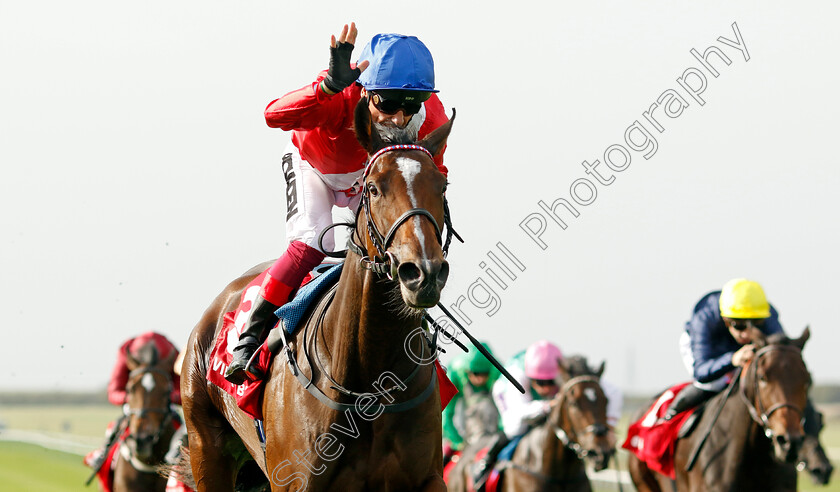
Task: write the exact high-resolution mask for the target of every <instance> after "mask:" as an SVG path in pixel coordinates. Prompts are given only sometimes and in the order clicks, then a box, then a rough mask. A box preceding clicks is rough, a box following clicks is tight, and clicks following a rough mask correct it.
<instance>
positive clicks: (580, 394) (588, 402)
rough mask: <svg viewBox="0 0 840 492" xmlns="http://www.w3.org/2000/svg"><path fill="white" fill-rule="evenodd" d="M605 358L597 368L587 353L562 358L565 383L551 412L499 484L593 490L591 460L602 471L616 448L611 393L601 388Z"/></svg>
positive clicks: (516, 488) (523, 442)
mask: <svg viewBox="0 0 840 492" xmlns="http://www.w3.org/2000/svg"><path fill="white" fill-rule="evenodd" d="M604 368H605V363H604V362H602V363H601V365H600V366H599V368H598V369H597V370H594V369H592V368H591V367H590V366H589V365H588V363H587V361H586V359H585V358H584V357H581V356H574V357H567V358H566V359H564V360H563V361H562V362H561V374H563V376H564V381H565V382H564V383H563V385H562V386H561V387H560V391H559V393H558V394H557V397H556V398H555V400H554V402H553V403H552V409H551V411H550V412H549V414H548V417H547V418H546V419H545V422H543V423H542V424H540V425H537V426H535V427H534V428H532V429H531V430H530V431H529V432H528V433H527V434H525V436H524V437H523V438H522V440H521V441H520V442H519V445H518V446H517V447H516V451H514V454H513V457H512V459H511V461H510V462H509V463H497V465H496V467H497V468H499V469H502V470H504V475H503V477H502V481H501V488H500V489H499V490H501V491H505V492H513V491H533V490H539V491H554V490H557V491H568V492H589V491H591V490H592V486H591V485H590V483H589V478H588V477H587V476H586V463H585V461H588V462H589V463H591V464H592V465H593V466H594V468H595V470H596V471H600V470H603V469H604V468H606V467H607V465H608V463H609V460H610V458H611V457H612V455H613V454H615V447H614V443H611V442H609V437H608V434H609V427H608V426H607V397H606V395H605V394H604V390H603V389H602V388H601V383H600V379H601V375H602V374H603V373H604Z"/></svg>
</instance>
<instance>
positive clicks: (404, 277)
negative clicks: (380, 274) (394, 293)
mask: <svg viewBox="0 0 840 492" xmlns="http://www.w3.org/2000/svg"><path fill="white" fill-rule="evenodd" d="M397 275H398V276H399V278H400V282H402V283H403V284H405V286H406V287H409V288H413V287H416V286H418V285H419V284H420V283H422V282H423V271H422V270H420V267H418V266H417V265H416V264H414V263H411V262H404V263H400V266H399V268H397Z"/></svg>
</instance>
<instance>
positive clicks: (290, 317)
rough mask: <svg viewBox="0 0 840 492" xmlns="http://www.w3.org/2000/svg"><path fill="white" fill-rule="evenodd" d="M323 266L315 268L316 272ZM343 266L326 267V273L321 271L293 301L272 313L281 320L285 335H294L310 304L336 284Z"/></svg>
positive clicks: (339, 264) (341, 264) (337, 264)
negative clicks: (284, 327)
mask: <svg viewBox="0 0 840 492" xmlns="http://www.w3.org/2000/svg"><path fill="white" fill-rule="evenodd" d="M323 266H324V265H321V266H319V267H316V270H318V269H320V268H321V267H323ZM343 266H344V263H343V262H342V263H336V264H335V265H331V266H328V267H327V270H326V271H323V273H321V274H320V275H318V276H317V277H315V278H314V279H312V280H310V281H309V283H307V284H306V285H304V286H303V287H301V288H300V290H298V293H297V295H296V296H295V298H294V299H292V300H291V301H289V302H288V303H286V304H284V305H282V306H280V308H279V309H277V311H274V314H276V315H277V317H278V318H280V319H282V320H283V323H284V325H285V326H286V333H288V334H289V335H294V334H295V331H297V329H298V327H299V326H300V322H301V321H302V320H303V316H304V314H306V312H307V310H308V309H309V306H310V304H312V303H313V302H315V301H316V300H317V299H318V298H319V297H321V294H323V293H324V291H326V290H327V289H329V288H330V287H331V286H332V285H334V284H335V283H337V282H338V277H339V276H340V275H341V267H343Z"/></svg>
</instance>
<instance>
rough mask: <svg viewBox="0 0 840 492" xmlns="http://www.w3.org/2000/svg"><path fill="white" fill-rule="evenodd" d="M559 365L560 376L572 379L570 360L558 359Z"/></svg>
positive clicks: (564, 378)
mask: <svg viewBox="0 0 840 492" xmlns="http://www.w3.org/2000/svg"><path fill="white" fill-rule="evenodd" d="M557 366H558V368H559V369H560V376H561V377H562V378H563V380H564V381H566V380H568V379H571V378H570V377H569V375H570V374H571V372H572V371H571V367H570V365H569V362H568V361H567V360H566V359H558V360H557Z"/></svg>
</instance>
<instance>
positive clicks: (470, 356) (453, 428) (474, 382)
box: [442, 342, 500, 459]
mask: <svg viewBox="0 0 840 492" xmlns="http://www.w3.org/2000/svg"><path fill="white" fill-rule="evenodd" d="M481 344H482V345H483V346H484V348H486V349H487V351H488V352H490V354H492V353H493V351H492V350H491V349H490V346H489V345H487V344H486V343H484V342H481ZM447 375H448V376H449V379H450V380H452V384H454V385H455V387H456V388H457V389H458V393H456V394H455V396H453V397H452V400H450V401H449V404H448V405H446V408H444V410H443V416H442V418H443V439H444V443H445V444H448V445H449V449H450V450H451V451H460V450H461V449H462V448H463V447H464V444H465V443H464V437H466V436H464V434H463V433H464V427H465V414H466V410H467V408H469V406H470V404H471V403H473V402H474V401H475V397H477V396H480V395H487V396H489V397H490V398H492V394H491V391H492V389H493V383H495V382H496V380H497V379H499V376H500V373H499V370H498V369H496V368H495V367H493V364H491V363H490V361H489V360H487V358H486V357H484V355H482V354H481V352H479V351H478V350H471V351H470V352H469V353H467V354H463V355H461V356H460V357H457V358H456V359H454V360H453V361H452V363H451V364H450V365H449V367H447ZM444 459H446V458H444Z"/></svg>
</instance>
